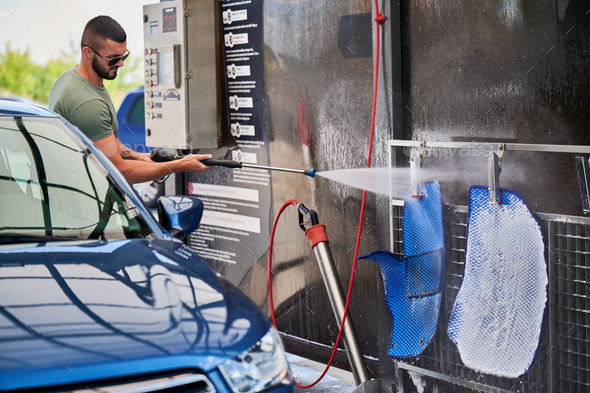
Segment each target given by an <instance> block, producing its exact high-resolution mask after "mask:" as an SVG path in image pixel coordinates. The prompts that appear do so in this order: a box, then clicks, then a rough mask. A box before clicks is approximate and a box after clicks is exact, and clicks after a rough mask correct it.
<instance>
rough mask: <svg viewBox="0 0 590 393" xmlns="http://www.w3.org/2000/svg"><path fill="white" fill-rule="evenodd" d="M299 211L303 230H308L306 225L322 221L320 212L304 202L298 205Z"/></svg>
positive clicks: (300, 225)
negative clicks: (310, 208)
mask: <svg viewBox="0 0 590 393" xmlns="http://www.w3.org/2000/svg"><path fill="white" fill-rule="evenodd" d="M297 211H299V227H300V228H301V230H302V231H303V232H305V231H307V228H306V225H309V226H310V227H312V226H314V225H318V224H319V223H320V220H319V218H318V213H316V211H315V210H309V209H308V208H306V207H305V205H303V204H302V203H300V204H298V205H297Z"/></svg>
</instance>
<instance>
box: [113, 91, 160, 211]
mask: <svg viewBox="0 0 590 393" xmlns="http://www.w3.org/2000/svg"><path fill="white" fill-rule="evenodd" d="M117 122H118V123H119V135H118V138H119V140H120V141H121V143H122V144H124V145H125V146H127V147H128V148H130V149H132V150H134V151H136V152H139V153H149V152H150V151H152V149H153V147H148V146H146V143H145V98H144V93H143V87H140V88H138V89H136V90H133V91H131V92H129V93H128V94H127V95H126V96H125V99H123V102H122V103H121V106H120V107H119V110H118V111H117ZM133 188H135V191H136V192H137V193H138V194H139V196H140V198H141V199H142V200H143V201H144V203H145V204H146V205H148V207H150V208H155V207H156V206H157V204H158V198H159V197H161V196H162V195H164V183H158V182H155V181H149V182H145V183H138V184H134V185H133Z"/></svg>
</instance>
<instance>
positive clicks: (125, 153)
mask: <svg viewBox="0 0 590 393" xmlns="http://www.w3.org/2000/svg"><path fill="white" fill-rule="evenodd" d="M117 144H118V145H119V151H120V152H121V157H123V159H124V160H136V161H145V162H153V161H152V156H151V154H150V153H138V152H136V151H134V150H131V149H130V148H128V147H127V146H125V145H124V144H122V143H121V141H120V140H119V139H117Z"/></svg>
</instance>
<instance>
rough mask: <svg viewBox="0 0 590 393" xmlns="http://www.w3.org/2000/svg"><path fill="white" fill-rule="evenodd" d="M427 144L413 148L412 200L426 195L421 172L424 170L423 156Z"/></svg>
mask: <svg viewBox="0 0 590 393" xmlns="http://www.w3.org/2000/svg"><path fill="white" fill-rule="evenodd" d="M425 146H426V143H425V142H424V141H422V142H420V147H419V148H417V149H416V148H413V149H412V151H411V154H410V185H411V187H412V188H411V190H412V198H421V197H422V196H423V195H424V188H423V187H422V182H421V181H420V176H419V172H420V170H421V169H422V156H423V155H424V147H425Z"/></svg>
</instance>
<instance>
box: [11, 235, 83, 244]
mask: <svg viewBox="0 0 590 393" xmlns="http://www.w3.org/2000/svg"><path fill="white" fill-rule="evenodd" d="M71 240H81V239H80V238H79V237H76V236H67V237H66V236H45V235H26V234H22V233H7V234H1V235H0V244H13V243H47V242H56V241H57V242H64V241H71Z"/></svg>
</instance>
